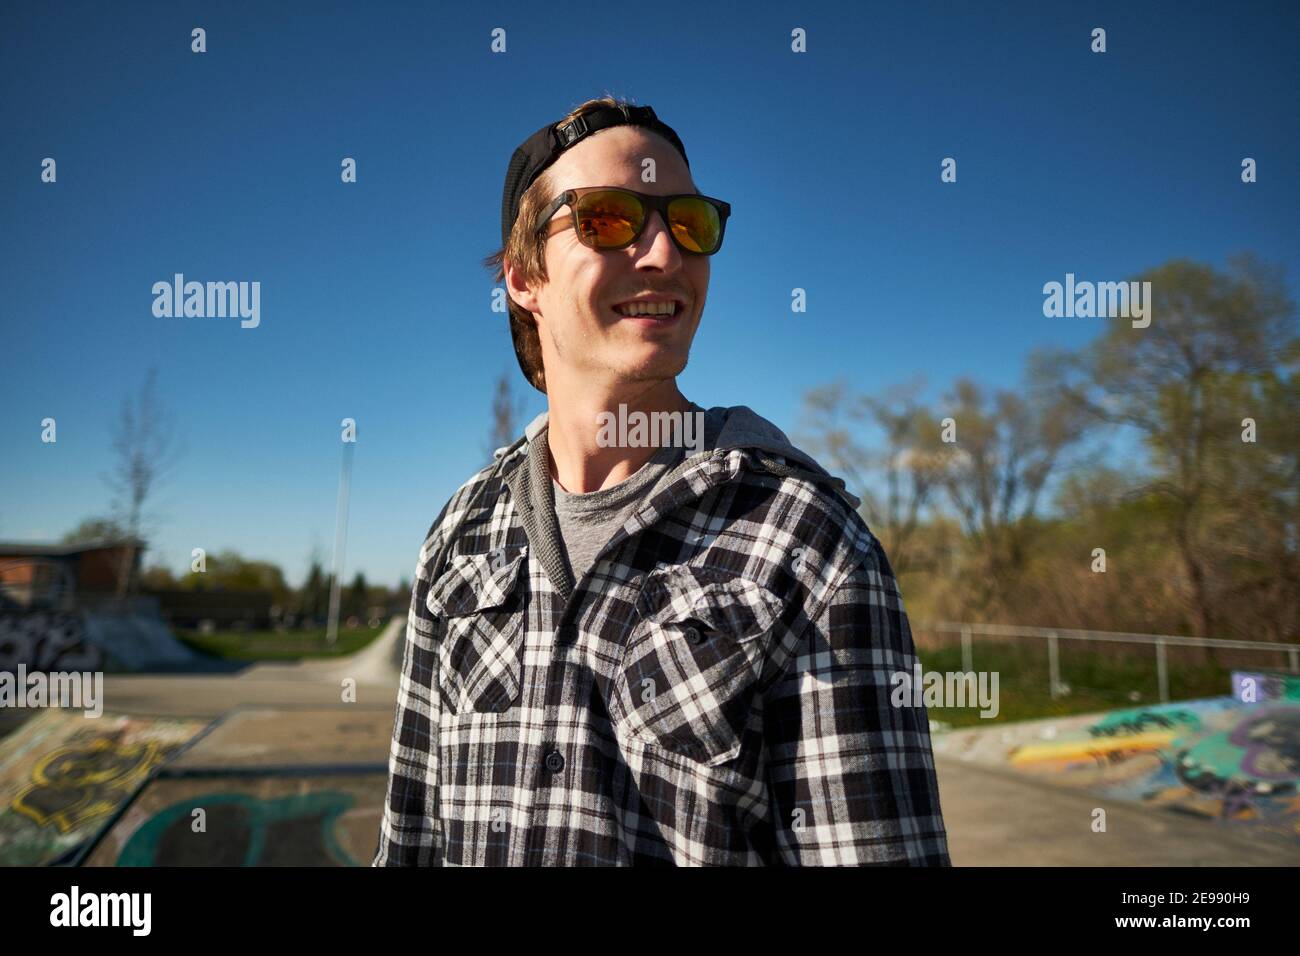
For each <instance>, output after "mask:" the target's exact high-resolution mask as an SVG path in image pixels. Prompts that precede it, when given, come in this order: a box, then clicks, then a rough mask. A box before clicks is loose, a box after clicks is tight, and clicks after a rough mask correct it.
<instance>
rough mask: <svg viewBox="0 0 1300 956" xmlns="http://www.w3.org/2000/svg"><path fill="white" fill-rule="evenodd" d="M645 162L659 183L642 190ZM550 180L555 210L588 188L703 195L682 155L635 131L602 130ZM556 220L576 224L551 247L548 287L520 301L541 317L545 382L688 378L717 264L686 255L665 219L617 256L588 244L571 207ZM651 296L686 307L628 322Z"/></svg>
mask: <svg viewBox="0 0 1300 956" xmlns="http://www.w3.org/2000/svg"><path fill="white" fill-rule="evenodd" d="M647 157H649V158H652V159H653V160H654V161H655V173H656V179H657V182H653V183H646V182H642V181H641V170H642V162H643V160H645V159H646V158H647ZM551 179H552V182H553V184H554V189H553V190H552V191H551V194H550V195H549V196H548V197H547V201H548V202H549V201H550V199H552V198H554V197H555V196H557V195H559V194H560V193H561V192H563V191H564V190H566V189H577V188H580V187H584V186H620V187H623V188H626V189H632V190H636V191H637V192H642V193H648V194H652V195H669V194H672V193H690V192H695V191H696V188H695V183H694V181H693V180H692V179H691V175H690V171H689V169H688V168H687V166H686V163H685V161H684V160H683V159H682V157H681V155H680V154H679V153H678V152H677V151H676V150H675V149H673V147H672V146H671V145H670V144H669V143H668V142H667V141H666V140H664V139H663V138H661V137H660V136H659V135H658V134H656V133H652V132H649V131H647V130H644V129H641V128H639V127H633V126H617V127H614V128H612V129H607V130H602V131H601V132H600V133H597V134H595V135H593V136H591V137H590V138H588V139H586V140H584V141H583V142H581V143H579V144H578V145H577V146H575V147H573V148H572V149H570V150H568V151H567V152H565V153H564V154H563V155H561V156H560V158H559V159H558V160H556V162H555V163H554V164H553V165H552V166H551ZM551 221H552V222H553V223H554V222H557V221H564V222H566V223H567V224H568V225H567V226H566V227H565V228H564V229H562V230H560V231H557V232H556V233H555V234H554V235H552V236H551V237H550V238H549V239H548V240H547V241H546V270H547V281H546V283H545V284H544V285H541V286H535V287H533V288H532V289H531V290H530V293H531V297H526V298H527V301H521V302H520V304H521V305H523V307H524V308H526V309H528V310H529V311H530V312H533V313H534V316H535V318H536V321H537V325H538V333H539V335H540V338H541V345H542V359H543V362H544V367H545V369H546V377H547V382H548V383H551V382H555V381H558V380H560V379H563V380H565V381H569V382H574V381H582V382H593V383H594V382H597V381H598V382H601V383H607V384H631V383H635V382H646V383H651V382H655V381H662V380H665V379H670V378H673V377H675V376H676V375H678V374H680V373H681V371H682V369H684V368H685V367H686V360H687V356H688V354H689V352H690V347H691V340H692V339H693V338H694V337H695V330H696V328H698V327H699V324H700V316H701V315H702V313H703V311H704V299H705V297H706V295H707V294H708V287H709V257H708V256H700V255H690V254H687V253H683V252H682V251H681V250H680V249H678V248H677V246H676V244H675V243H674V242H673V240H672V237H671V236H670V235H669V233H668V229H667V224H666V223H665V222H664V221H663V219H662V218H661V217H660V214H659V213H658V212H651V213H650V214H649V217H648V222H647V223H646V225H645V229H644V230H643V231H642V233H641V235H640V236H639V237H638V238H637V240H636V241H635V242H633V243H632V244H631V245H630V246H628V247H627V248H625V249H615V250H600V249H592V248H591V247H589V246H585V245H583V244H582V243H581V242H580V241H579V240H578V238H577V235H576V234H575V232H574V230H573V226H572V222H573V215H572V211H571V210H570V208H569V207H568V206H561V207H560V209H559V210H558V211H557V212H556V213H555V214H554V216H552V219H551ZM552 228H558V227H554V226H553V227H552ZM651 294H653V295H667V296H672V297H674V298H677V299H679V300H680V301H681V303H682V305H683V306H684V307H683V308H680V309H679V310H678V313H677V314H676V315H675V316H672V317H663V318H659V317H653V316H638V317H632V318H629V317H626V316H624V315H622V314H620V313H619V311H618V310H616V309H615V306H616V305H618V304H620V303H624V302H627V301H628V300H629V299H635V298H641V297H643V296H646V295H651ZM516 301H519V298H518V297H516Z"/></svg>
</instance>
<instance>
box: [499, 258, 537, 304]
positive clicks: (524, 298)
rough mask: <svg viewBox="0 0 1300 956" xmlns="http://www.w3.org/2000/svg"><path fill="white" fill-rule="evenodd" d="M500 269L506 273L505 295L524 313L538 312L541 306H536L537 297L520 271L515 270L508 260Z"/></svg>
mask: <svg viewBox="0 0 1300 956" xmlns="http://www.w3.org/2000/svg"><path fill="white" fill-rule="evenodd" d="M502 267H503V268H504V269H505V273H506V295H508V296H510V298H511V299H513V300H514V303H515V305H517V306H519V308H521V309H523V310H524V311H525V312H540V311H541V306H540V305H538V302H537V295H536V293H534V292H533V290H532V289H531V288H529V286H528V283H527V282H526V281H525V280H524V277H523V273H522V272H521V270H519V269H517V268H516V267H515V265H514V263H512V262H511V261H510V260H509V259H507V260H506V261H505V262H504V263H503V264H502Z"/></svg>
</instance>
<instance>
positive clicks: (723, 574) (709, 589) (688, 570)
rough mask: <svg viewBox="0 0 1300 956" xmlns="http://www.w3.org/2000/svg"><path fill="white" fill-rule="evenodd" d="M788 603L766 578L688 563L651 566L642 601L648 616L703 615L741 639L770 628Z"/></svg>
mask: <svg viewBox="0 0 1300 956" xmlns="http://www.w3.org/2000/svg"><path fill="white" fill-rule="evenodd" d="M784 607H785V602H784V601H782V600H781V599H780V598H779V597H777V596H776V595H775V594H773V593H772V592H771V591H769V590H768V589H767V588H765V587H763V586H762V585H761V584H758V583H756V582H754V581H750V580H748V579H746V578H742V577H738V576H736V575H735V574H734V573H731V572H728V571H720V570H718V569H716V568H696V567H690V566H688V565H680V566H677V567H670V568H664V569H662V570H658V571H652V572H651V573H650V575H649V577H648V579H647V580H646V583H645V585H644V586H643V587H642V589H641V596H640V598H639V599H638V602H637V610H638V611H639V612H640V614H641V617H642V618H643V619H644V620H646V621H650V622H652V623H655V624H664V623H667V622H669V621H691V620H693V621H699V622H700V623H701V624H703V625H705V626H706V627H708V628H710V629H712V630H715V631H718V632H719V633H722V634H725V635H727V636H729V637H730V638H731V639H733V640H736V641H745V640H749V639H751V638H755V637H758V636H759V635H761V634H764V633H766V632H767V631H768V629H770V628H771V627H772V625H773V624H774V623H775V622H776V620H777V618H779V617H780V616H781V612H782V610H783V609H784Z"/></svg>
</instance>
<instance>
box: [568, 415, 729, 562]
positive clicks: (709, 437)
mask: <svg viewBox="0 0 1300 956" xmlns="http://www.w3.org/2000/svg"><path fill="white" fill-rule="evenodd" d="M690 410H691V411H692V412H703V411H704V409H702V408H700V406H698V405H695V404H692V405H691V409H690ZM720 430H721V421H720V420H719V419H717V418H716V417H715V416H713V415H709V414H707V413H706V414H705V418H704V448H705V449H709V448H712V447H713V445H714V442H715V441H716V439H717V436H718V432H719V431H720ZM687 451H688V450H687V449H685V448H681V447H676V448H675V447H672V446H670V445H669V446H665V447H663V448H660V449H658V450H657V451H656V452H655V453H654V454H653V455H652V456H651V457H650V458H649V460H647V461H646V463H645V464H644V465H642V466H641V467H640V468H638V469H637V470H636V471H635V472H633V473H632V474H631V475H629V476H628V477H627V478H625V479H623V480H622V481H620V482H619V483H618V484H616V485H611V486H610V487H609V488H602V489H600V490H599V491H589V492H587V493H586V494H573V493H571V492H568V491H565V490H564V489H563V488H561V487H560V485H559V482H557V481H555V479H551V491H552V492H553V496H554V500H555V518H556V522H557V523H558V524H559V526H560V537H561V538H562V539H563V540H564V549H565V551H566V552H567V554H568V557H569V567H570V568H571V569H572V570H573V579H574V581H575V582H577V581H581V580H582V578H583V576H584V575H585V574H586V573H587V572H588V571H589V570H590V569H591V565H592V564H593V563H594V562H595V560H596V555H598V554H599V553H600V551H601V549H602V548H604V547H605V545H606V544H608V543H609V540H610V539H611V538H612V537H614V535H615V533H617V531H618V529H619V528H621V527H623V525H624V524H625V523H626V522H627V519H628V518H630V517H632V513H633V512H634V511H636V510H637V509H638V508H640V507H641V505H642V504H644V503H645V502H646V501H648V500H649V499H650V498H651V497H653V496H654V494H655V492H657V491H659V490H660V488H661V486H663V485H665V484H667V481H668V478H669V476H670V474H671V472H672V470H673V469H674V468H676V467H677V465H679V464H681V462H682V461H683V460H684V459H685V458H686V455H687ZM690 454H695V451H694V449H690Z"/></svg>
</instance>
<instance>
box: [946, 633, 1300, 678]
mask: <svg viewBox="0 0 1300 956" xmlns="http://www.w3.org/2000/svg"><path fill="white" fill-rule="evenodd" d="M974 657H975V655H974V653H973V652H972V650H971V641H970V625H969V624H963V625H962V626H961V669H962V673H964V674H969V673H970V672H971V671H973V670H974V669H975V662H974ZM1291 659H1292V661H1294V660H1295V655H1294V653H1293V654H1292V656H1291ZM1292 669H1293V670H1294V667H1293V668H1292Z"/></svg>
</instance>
